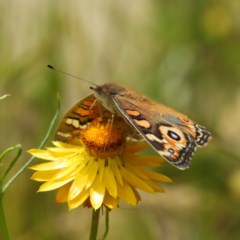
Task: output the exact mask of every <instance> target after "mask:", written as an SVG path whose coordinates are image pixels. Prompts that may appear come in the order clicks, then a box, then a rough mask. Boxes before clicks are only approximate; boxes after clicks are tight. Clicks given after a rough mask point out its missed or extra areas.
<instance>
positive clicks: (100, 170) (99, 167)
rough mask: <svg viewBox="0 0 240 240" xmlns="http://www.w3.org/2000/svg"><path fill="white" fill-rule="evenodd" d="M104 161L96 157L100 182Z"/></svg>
mask: <svg viewBox="0 0 240 240" xmlns="http://www.w3.org/2000/svg"><path fill="white" fill-rule="evenodd" d="M105 163H106V161H105V160H104V159H98V169H99V170H98V171H99V173H98V175H99V180H100V182H101V181H102V178H103V172H104V166H105Z"/></svg>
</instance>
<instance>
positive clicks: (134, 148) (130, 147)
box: [126, 142, 148, 153]
mask: <svg viewBox="0 0 240 240" xmlns="http://www.w3.org/2000/svg"><path fill="white" fill-rule="evenodd" d="M147 146H148V144H147V143H146V142H141V143H139V142H137V143H129V144H127V145H126V152H130V153H135V152H139V151H141V150H143V149H145V148H147Z"/></svg>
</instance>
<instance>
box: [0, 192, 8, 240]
mask: <svg viewBox="0 0 240 240" xmlns="http://www.w3.org/2000/svg"><path fill="white" fill-rule="evenodd" d="M0 239H3V240H9V233H8V227H7V222H6V218H5V214H4V209H3V192H1V193H0Z"/></svg>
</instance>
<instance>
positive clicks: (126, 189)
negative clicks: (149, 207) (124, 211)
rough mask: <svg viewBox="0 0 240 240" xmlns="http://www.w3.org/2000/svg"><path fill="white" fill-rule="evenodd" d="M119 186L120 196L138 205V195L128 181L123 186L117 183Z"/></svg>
mask: <svg viewBox="0 0 240 240" xmlns="http://www.w3.org/2000/svg"><path fill="white" fill-rule="evenodd" d="M117 188H118V196H119V198H120V199H122V200H123V201H125V202H126V203H129V204H131V205H133V206H136V204H137V198H136V195H135V193H134V191H133V190H132V188H131V187H130V186H129V184H128V183H126V182H124V183H123V185H122V186H121V185H120V184H118V183H117Z"/></svg>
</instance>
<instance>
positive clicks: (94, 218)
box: [89, 209, 100, 240]
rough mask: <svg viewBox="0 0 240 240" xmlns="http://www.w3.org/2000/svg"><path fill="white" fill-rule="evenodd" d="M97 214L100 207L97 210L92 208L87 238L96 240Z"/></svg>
mask: <svg viewBox="0 0 240 240" xmlns="http://www.w3.org/2000/svg"><path fill="white" fill-rule="evenodd" d="M99 214H100V209H97V210H94V209H93V212H92V225H91V230H90V237H89V240H96V239H97V232H98V222H99Z"/></svg>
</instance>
